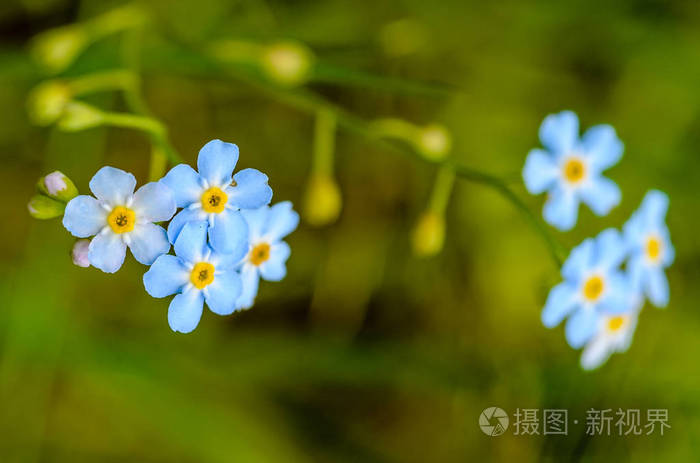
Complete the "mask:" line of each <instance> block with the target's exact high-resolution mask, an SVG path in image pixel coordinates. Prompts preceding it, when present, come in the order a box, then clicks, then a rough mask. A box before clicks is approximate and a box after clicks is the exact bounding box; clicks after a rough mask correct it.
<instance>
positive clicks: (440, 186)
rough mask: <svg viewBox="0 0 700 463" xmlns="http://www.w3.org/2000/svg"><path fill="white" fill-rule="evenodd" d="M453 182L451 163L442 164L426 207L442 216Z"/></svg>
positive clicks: (453, 173) (453, 172)
mask: <svg viewBox="0 0 700 463" xmlns="http://www.w3.org/2000/svg"><path fill="white" fill-rule="evenodd" d="M454 184H455V171H454V169H453V168H452V166H451V165H448V164H443V165H441V166H440V170H438V173H437V178H436V179H435V185H434V186H433V192H432V194H431V196H430V204H429V205H428V207H429V208H430V210H431V211H433V212H434V213H436V214H438V215H440V216H444V215H445V210H446V209H447V204H448V203H449V202H450V196H451V195H452V189H453V188H454Z"/></svg>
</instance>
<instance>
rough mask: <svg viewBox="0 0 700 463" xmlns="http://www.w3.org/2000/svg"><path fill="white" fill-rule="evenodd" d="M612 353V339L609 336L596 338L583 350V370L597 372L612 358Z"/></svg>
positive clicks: (601, 335)
mask: <svg viewBox="0 0 700 463" xmlns="http://www.w3.org/2000/svg"><path fill="white" fill-rule="evenodd" d="M612 352H613V349H612V346H611V343H610V339H609V338H608V337H607V336H605V335H604V334H600V335H598V336H596V337H594V338H593V339H591V341H590V342H589V343H588V344H586V347H584V348H583V353H582V354H581V368H583V369H584V370H595V369H596V368H598V367H599V366H601V365H602V364H604V363H605V362H606V361H607V360H608V358H610V354H612Z"/></svg>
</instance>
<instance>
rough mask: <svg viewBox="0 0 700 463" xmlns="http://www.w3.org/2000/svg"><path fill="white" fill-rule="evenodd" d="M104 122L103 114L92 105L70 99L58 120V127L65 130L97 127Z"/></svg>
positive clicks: (72, 130) (71, 130) (73, 130)
mask: <svg viewBox="0 0 700 463" xmlns="http://www.w3.org/2000/svg"><path fill="white" fill-rule="evenodd" d="M103 122H104V114H103V113H102V111H100V110H99V109H97V108H95V107H94V106H90V105H88V104H85V103H80V102H77V101H72V102H70V103H68V104H67V105H66V108H65V111H64V112H63V115H62V116H61V118H60V119H59V120H58V128H60V129H61V130H65V131H66V132H76V131H78V130H84V129H90V128H92V127H97V126H99V125H100V124H102V123H103Z"/></svg>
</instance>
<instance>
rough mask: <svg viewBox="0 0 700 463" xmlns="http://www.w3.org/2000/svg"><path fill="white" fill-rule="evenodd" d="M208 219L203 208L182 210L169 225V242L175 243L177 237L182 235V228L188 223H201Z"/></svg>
mask: <svg viewBox="0 0 700 463" xmlns="http://www.w3.org/2000/svg"><path fill="white" fill-rule="evenodd" d="M206 218H207V214H206V212H204V211H203V210H202V209H201V208H195V209H189V208H188V209H183V210H181V211H180V212H178V213H177V215H176V216H175V217H173V220H171V221H170V223H169V224H168V240H169V241H170V242H171V243H175V241H176V240H177V237H178V236H179V235H180V231H181V230H182V227H184V226H185V224H186V223H188V222H200V221H202V220H205V219H206Z"/></svg>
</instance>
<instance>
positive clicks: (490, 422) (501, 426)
mask: <svg viewBox="0 0 700 463" xmlns="http://www.w3.org/2000/svg"><path fill="white" fill-rule="evenodd" d="M508 422H509V420H508V414H507V413H506V412H505V411H504V410H503V409H502V408H498V407H489V408H487V409H486V410H484V411H483V412H481V415H479V427H480V428H481V430H482V431H483V432H484V434H486V435H487V436H492V437H493V436H500V435H501V434H503V433H504V432H506V429H508Z"/></svg>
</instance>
